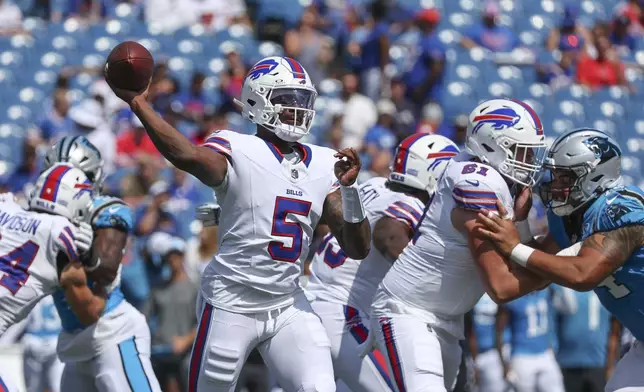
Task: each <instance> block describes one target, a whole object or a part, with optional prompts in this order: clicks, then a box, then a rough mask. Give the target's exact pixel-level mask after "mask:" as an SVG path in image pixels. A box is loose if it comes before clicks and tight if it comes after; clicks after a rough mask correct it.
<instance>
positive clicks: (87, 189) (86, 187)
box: [74, 180, 94, 200]
mask: <svg viewBox="0 0 644 392" xmlns="http://www.w3.org/2000/svg"><path fill="white" fill-rule="evenodd" d="M74 189H78V192H76V194H75V195H74V200H76V199H79V198H80V197H81V196H83V194H84V193H89V197H94V186H92V183H91V182H90V181H89V180H86V181H85V182H84V183H82V184H76V185H74Z"/></svg>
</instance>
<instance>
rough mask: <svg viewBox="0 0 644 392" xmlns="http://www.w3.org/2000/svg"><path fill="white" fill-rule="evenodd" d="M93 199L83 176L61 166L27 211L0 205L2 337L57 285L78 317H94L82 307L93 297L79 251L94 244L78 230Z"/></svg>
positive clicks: (38, 188)
mask: <svg viewBox="0 0 644 392" xmlns="http://www.w3.org/2000/svg"><path fill="white" fill-rule="evenodd" d="M92 197H93V188H92V186H91V184H90V183H89V180H88V179H87V177H86V176H85V175H84V174H83V172H82V171H80V170H78V169H74V168H72V167H71V166H68V165H57V166H54V167H52V168H51V169H49V170H47V171H46V172H44V173H43V174H41V175H40V177H39V178H38V181H37V182H36V185H35V188H34V189H33V191H32V194H31V196H30V200H29V210H27V211H25V210H24V209H23V208H22V207H21V206H20V205H19V204H18V203H16V202H15V201H13V200H7V201H4V202H2V203H0V238H2V241H0V254H1V255H2V256H0V271H2V278H0V286H2V287H0V298H1V300H0V335H1V334H3V333H4V331H5V330H6V329H7V328H8V327H10V326H11V325H13V324H15V323H17V322H18V321H20V320H22V319H24V318H25V317H26V316H27V315H28V314H29V312H30V311H31V309H33V307H34V306H35V305H36V303H38V301H39V300H40V299H41V298H43V297H44V296H46V295H48V294H51V293H52V292H53V291H54V290H55V289H56V288H57V287H58V286H59V285H60V286H62V287H63V290H64V293H65V296H66V297H67V299H68V300H69V301H70V303H71V304H72V305H73V306H74V310H75V311H78V312H79V317H83V318H86V317H90V316H91V315H92V310H91V309H87V308H84V307H82V306H79V305H80V303H81V302H82V301H83V300H85V299H88V298H92V297H93V295H92V293H91V291H90V290H89V289H88V287H87V285H86V283H87V281H86V277H85V272H84V269H83V267H82V265H81V264H80V262H79V260H80V259H79V249H78V245H79V244H80V243H81V242H82V243H83V247H84V246H85V245H87V247H89V244H90V243H91V240H92V239H91V234H90V237H89V238H84V239H83V240H81V238H80V237H79V234H82V233H80V231H79V230H78V226H77V225H78V224H79V223H80V222H82V221H83V220H84V219H85V218H86V217H87V214H88V211H89V206H90V203H91V200H92ZM86 249H87V248H85V249H84V250H86ZM84 296H87V298H86V297H84Z"/></svg>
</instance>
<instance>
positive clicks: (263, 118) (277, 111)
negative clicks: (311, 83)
mask: <svg viewBox="0 0 644 392" xmlns="http://www.w3.org/2000/svg"><path fill="white" fill-rule="evenodd" d="M250 83H252V82H250ZM316 98H317V93H316V92H315V90H311V89H308V88H297V87H274V86H271V87H267V86H264V85H257V86H254V87H253V88H252V90H251V97H249V98H248V99H246V100H245V101H244V102H241V101H237V102H238V104H239V105H240V106H241V107H242V108H243V109H244V110H242V113H244V115H245V117H246V118H248V120H250V121H251V122H253V123H255V124H257V125H261V126H262V127H264V128H266V129H268V130H269V131H271V132H273V133H275V134H276V135H277V136H278V137H279V138H280V139H282V140H284V141H287V142H295V141H298V140H299V139H301V138H302V137H303V136H305V135H307V134H308V133H309V131H310V129H311V126H312V125H313V118H314V117H315V110H314V109H313V105H314V104H315V99H316ZM257 101H259V102H257Z"/></svg>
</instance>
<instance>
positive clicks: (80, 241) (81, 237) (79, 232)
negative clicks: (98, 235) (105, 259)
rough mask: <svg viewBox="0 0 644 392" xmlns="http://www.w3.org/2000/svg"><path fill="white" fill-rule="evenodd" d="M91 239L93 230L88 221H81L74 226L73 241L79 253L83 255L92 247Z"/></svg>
mask: <svg viewBox="0 0 644 392" xmlns="http://www.w3.org/2000/svg"><path fill="white" fill-rule="evenodd" d="M92 241H94V230H92V225H90V224H89V223H85V222H81V223H79V225H78V226H77V227H76V232H75V233H74V243H75V244H76V248H77V249H78V253H79V254H80V255H84V254H86V253H87V252H89V250H90V249H91V248H92Z"/></svg>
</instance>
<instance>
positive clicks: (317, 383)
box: [189, 131, 337, 392]
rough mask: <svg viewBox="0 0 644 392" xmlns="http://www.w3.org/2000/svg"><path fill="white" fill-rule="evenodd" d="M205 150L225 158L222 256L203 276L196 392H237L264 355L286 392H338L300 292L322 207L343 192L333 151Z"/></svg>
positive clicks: (219, 146) (324, 345) (227, 139)
mask: <svg viewBox="0 0 644 392" xmlns="http://www.w3.org/2000/svg"><path fill="white" fill-rule="evenodd" d="M204 146H206V147H209V148H212V149H213V150H215V151H217V152H219V153H221V154H223V155H224V156H225V157H226V158H227V159H228V172H227V176H226V179H225V180H224V183H223V184H222V185H220V186H219V187H217V189H215V192H216V195H217V201H218V202H219V204H220V205H221V217H220V223H219V250H218V252H217V254H216V255H215V256H214V259H213V261H212V262H211V263H210V264H209V265H208V267H206V269H205V271H204V274H203V277H202V279H201V297H200V298H199V300H198V303H199V304H198V312H199V318H200V322H199V327H198V331H197V337H196V339H195V345H194V348H193V352H192V358H191V364H190V377H189V391H190V392H195V391H197V390H199V391H208V392H212V391H233V390H234V388H235V384H236V382H237V379H238V377H239V372H240V370H241V368H242V366H243V364H244V362H245V361H246V358H247V356H248V354H249V353H250V352H251V350H252V349H253V348H255V347H257V348H258V349H259V351H260V353H261V354H262V356H263V357H264V360H265V361H266V363H267V365H268V367H269V369H270V370H271V372H273V373H274V374H275V375H276V376H277V379H278V382H279V384H280V385H281V386H282V388H284V390H286V391H334V390H335V385H334V377H333V366H332V363H331V355H330V350H329V345H330V344H329V340H328V338H327V337H326V334H325V332H324V328H323V327H322V324H321V322H320V319H319V318H318V317H317V316H316V315H315V313H313V311H312V310H311V307H310V305H309V303H308V301H307V299H306V297H305V296H304V294H303V292H302V290H301V288H300V287H299V279H298V278H299V276H300V275H301V272H302V259H303V258H305V257H306V255H307V253H308V249H309V245H310V242H311V237H312V236H313V231H314V229H315V226H317V224H318V221H319V219H320V216H321V214H322V206H323V203H324V200H325V198H326V196H327V194H329V193H330V192H332V191H334V190H336V189H337V188H336V187H337V185H336V184H337V180H336V178H335V176H334V174H333V166H334V163H335V162H336V159H335V158H334V156H333V155H334V154H335V151H333V150H331V149H328V148H323V147H318V146H313V145H308V144H299V143H297V144H294V146H296V147H297V148H296V152H294V153H292V154H288V155H287V156H283V155H282V154H281V153H280V152H279V151H278V150H277V148H275V146H273V145H272V144H271V143H269V142H266V141H264V140H262V139H260V138H258V137H255V136H248V135H242V134H238V133H235V132H231V131H219V132H215V133H213V134H212V135H210V136H209V137H208V139H207V140H206V142H205V143H204Z"/></svg>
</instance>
